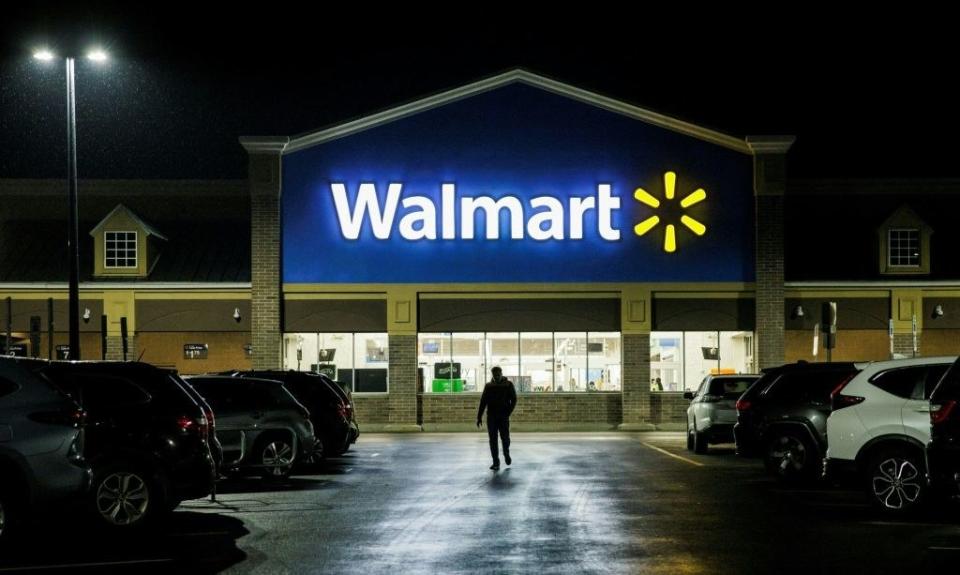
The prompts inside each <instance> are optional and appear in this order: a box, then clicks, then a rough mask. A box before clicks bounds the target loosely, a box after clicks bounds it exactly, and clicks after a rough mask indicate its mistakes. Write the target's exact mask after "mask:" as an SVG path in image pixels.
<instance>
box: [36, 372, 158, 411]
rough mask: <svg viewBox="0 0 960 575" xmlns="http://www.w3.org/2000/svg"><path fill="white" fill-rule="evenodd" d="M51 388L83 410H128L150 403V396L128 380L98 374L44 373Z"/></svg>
mask: <svg viewBox="0 0 960 575" xmlns="http://www.w3.org/2000/svg"><path fill="white" fill-rule="evenodd" d="M47 376H48V377H50V378H51V380H52V381H53V382H54V384H56V385H57V387H59V388H60V389H61V390H62V391H64V392H65V393H67V394H68V395H69V396H70V397H72V398H73V399H74V400H75V401H77V402H78V403H80V404H81V405H82V406H83V407H84V408H92V409H97V408H107V407H109V408H117V407H132V406H136V405H144V404H147V403H150V399H151V397H150V394H149V393H147V392H146V391H145V390H144V389H143V388H142V387H140V386H139V385H137V384H136V383H134V382H132V381H130V380H129V379H126V378H123V377H118V376H114V375H110V374H102V373H62V372H57V371H51V372H48V373H47Z"/></svg>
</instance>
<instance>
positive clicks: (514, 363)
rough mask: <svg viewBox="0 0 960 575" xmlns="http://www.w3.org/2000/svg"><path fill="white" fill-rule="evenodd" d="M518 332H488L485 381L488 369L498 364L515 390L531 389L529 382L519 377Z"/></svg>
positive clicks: (488, 373)
mask: <svg viewBox="0 0 960 575" xmlns="http://www.w3.org/2000/svg"><path fill="white" fill-rule="evenodd" d="M519 338H520V334H519V333H517V332H497V333H488V334H487V339H486V346H485V349H484V353H485V354H486V356H487V373H486V374H485V376H484V377H485V381H486V380H489V379H490V369H492V368H493V367H495V366H500V369H502V370H503V375H505V376H506V377H507V378H508V379H510V380H511V381H513V384H514V386H516V388H517V391H532V388H531V386H530V383H529V382H524V381H522V380H521V378H520V340H519Z"/></svg>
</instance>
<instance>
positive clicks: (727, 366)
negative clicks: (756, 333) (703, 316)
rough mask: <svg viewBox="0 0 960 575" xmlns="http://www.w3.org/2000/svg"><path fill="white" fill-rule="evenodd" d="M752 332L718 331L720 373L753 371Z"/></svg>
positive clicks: (754, 370) (754, 369)
mask: <svg viewBox="0 0 960 575" xmlns="http://www.w3.org/2000/svg"><path fill="white" fill-rule="evenodd" d="M755 372H756V368H755V367H754V366H753V332H752V331H721V332H720V373H755Z"/></svg>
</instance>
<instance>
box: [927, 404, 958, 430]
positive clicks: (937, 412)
mask: <svg viewBox="0 0 960 575" xmlns="http://www.w3.org/2000/svg"><path fill="white" fill-rule="evenodd" d="M956 408H957V402H956V401H954V400H952V399H948V400H946V401H944V402H943V403H931V404H930V425H940V424H941V423H943V422H944V421H947V420H948V419H950V415H951V414H952V413H953V412H954V411H955V410H956Z"/></svg>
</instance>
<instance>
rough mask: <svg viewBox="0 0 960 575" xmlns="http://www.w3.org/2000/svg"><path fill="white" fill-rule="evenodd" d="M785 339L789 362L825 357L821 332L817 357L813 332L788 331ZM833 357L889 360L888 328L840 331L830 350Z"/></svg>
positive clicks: (818, 359)
mask: <svg viewBox="0 0 960 575" xmlns="http://www.w3.org/2000/svg"><path fill="white" fill-rule="evenodd" d="M785 339H786V360H787V362H788V363H792V362H795V361H798V360H801V359H802V360H804V361H826V360H827V354H826V350H825V349H823V336H822V335H821V336H820V351H819V355H818V356H817V357H816V358H814V357H813V332H812V331H808V330H804V331H799V330H787V332H786V338H785ZM832 359H833V360H834V361H857V360H862V361H868V360H883V359H890V336H889V335H888V332H887V330H880V329H859V330H839V331H838V332H837V347H835V348H834V349H833V357H832Z"/></svg>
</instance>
